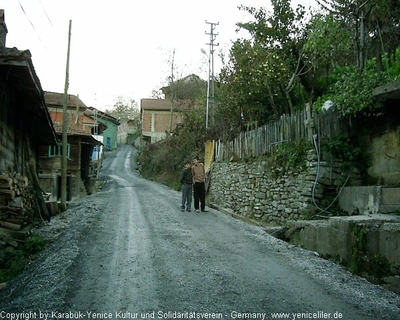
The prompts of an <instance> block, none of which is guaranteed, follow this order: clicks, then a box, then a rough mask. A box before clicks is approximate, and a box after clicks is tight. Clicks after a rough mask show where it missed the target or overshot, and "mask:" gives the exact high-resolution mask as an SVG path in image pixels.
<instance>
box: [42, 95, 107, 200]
mask: <svg viewBox="0 0 400 320" xmlns="http://www.w3.org/2000/svg"><path fill="white" fill-rule="evenodd" d="M45 101H46V105H47V108H48V110H49V113H50V116H51V119H52V121H53V126H54V128H55V130H56V132H57V135H58V137H59V140H60V141H61V140H62V123H63V119H64V117H63V103H64V94H62V93H55V92H45ZM86 109H87V107H86V105H85V104H84V103H83V102H82V101H81V100H80V99H79V97H77V96H75V95H68V97H67V115H66V119H67V128H68V131H67V134H68V138H67V141H68V144H67V201H70V200H74V199H79V198H81V197H83V196H86V195H88V194H91V193H92V192H93V189H92V186H93V183H92V182H93V181H92V178H93V177H92V176H91V170H90V168H91V163H92V158H91V156H92V153H93V149H94V147H95V146H98V145H101V142H99V141H97V140H96V139H95V138H94V137H93V136H92V131H93V127H94V126H95V121H94V120H93V119H92V118H91V117H88V116H87V115H85V111H86ZM61 151H62V145H61V144H60V143H58V144H49V145H43V146H41V147H40V151H39V156H40V171H39V178H40V184H41V186H42V189H43V190H44V192H46V194H48V199H49V201H58V200H60V198H61V172H62V154H61Z"/></svg>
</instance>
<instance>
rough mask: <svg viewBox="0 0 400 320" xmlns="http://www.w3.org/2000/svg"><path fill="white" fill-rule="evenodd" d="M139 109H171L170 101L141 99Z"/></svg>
mask: <svg viewBox="0 0 400 320" xmlns="http://www.w3.org/2000/svg"><path fill="white" fill-rule="evenodd" d="M140 109H142V110H163V111H167V110H171V101H170V100H168V99H141V100H140Z"/></svg>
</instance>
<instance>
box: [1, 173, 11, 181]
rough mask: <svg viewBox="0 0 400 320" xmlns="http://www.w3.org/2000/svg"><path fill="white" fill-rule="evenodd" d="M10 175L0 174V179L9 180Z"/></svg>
mask: <svg viewBox="0 0 400 320" xmlns="http://www.w3.org/2000/svg"><path fill="white" fill-rule="evenodd" d="M9 179H10V176H9V174H8V173H5V174H0V180H9Z"/></svg>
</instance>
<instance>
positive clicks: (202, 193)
mask: <svg viewBox="0 0 400 320" xmlns="http://www.w3.org/2000/svg"><path fill="white" fill-rule="evenodd" d="M192 176H193V193H194V209H195V211H196V212H199V209H200V210H201V212H207V210H206V187H205V183H204V182H205V178H206V173H205V170H204V164H203V163H201V162H200V159H199V157H195V158H194V159H193V166H192Z"/></svg>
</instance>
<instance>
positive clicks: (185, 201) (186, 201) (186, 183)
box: [179, 161, 193, 212]
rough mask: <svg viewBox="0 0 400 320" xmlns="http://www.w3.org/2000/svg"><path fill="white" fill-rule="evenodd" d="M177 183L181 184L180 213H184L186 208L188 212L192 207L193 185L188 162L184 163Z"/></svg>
mask: <svg viewBox="0 0 400 320" xmlns="http://www.w3.org/2000/svg"><path fill="white" fill-rule="evenodd" d="M179 181H180V182H181V184H182V205H181V211H185V207H186V211H188V212H190V211H191V207H192V185H193V177H192V168H191V166H190V161H186V162H185V164H184V168H183V170H182V172H181V176H180V179H179Z"/></svg>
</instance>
